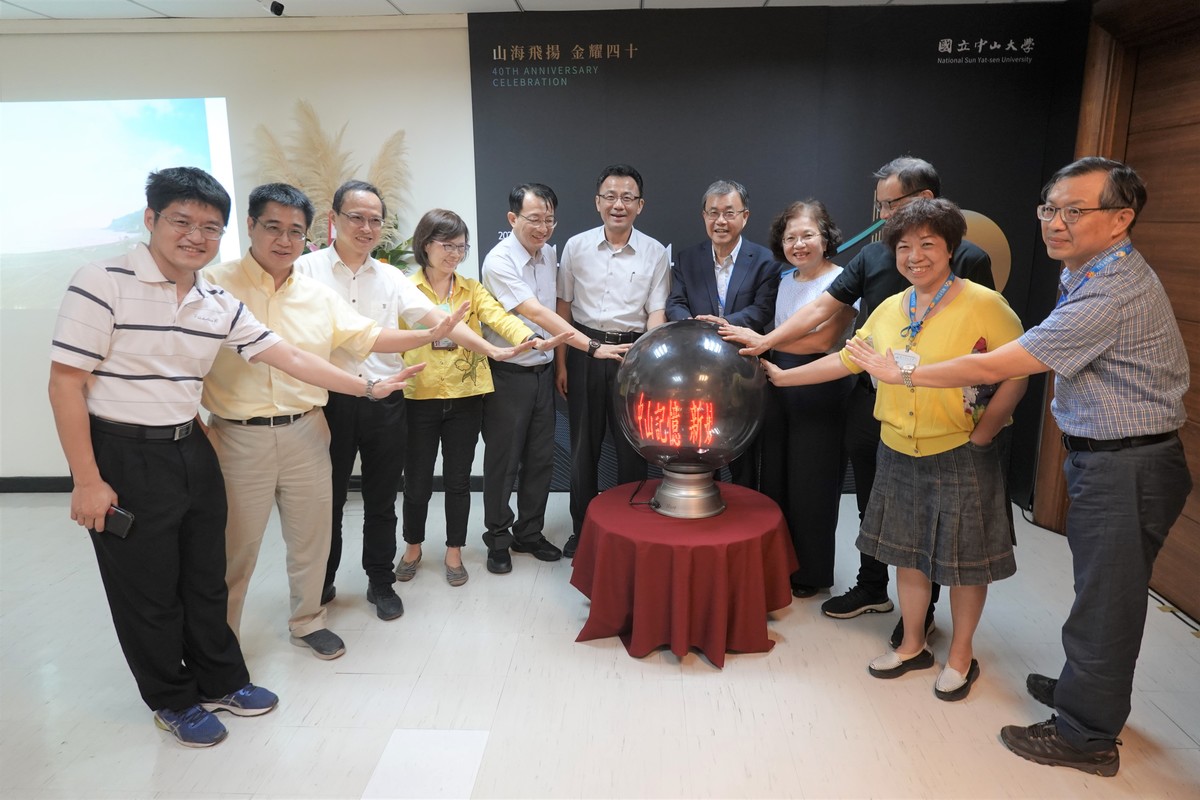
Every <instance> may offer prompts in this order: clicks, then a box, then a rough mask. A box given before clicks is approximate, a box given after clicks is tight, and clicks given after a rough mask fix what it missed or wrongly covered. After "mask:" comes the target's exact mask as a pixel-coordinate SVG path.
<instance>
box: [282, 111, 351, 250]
mask: <svg viewBox="0 0 1200 800" xmlns="http://www.w3.org/2000/svg"><path fill="white" fill-rule="evenodd" d="M345 133H346V126H345V125H343V126H342V129H341V130H340V131H338V132H337V135H336V136H334V137H332V138H330V137H329V136H328V135H327V134H326V133H325V131H324V130H322V128H321V120H320V119H318V118H317V112H316V111H315V110H314V109H313V107H312V106H311V105H309V104H308V103H307V102H306V101H304V100H298V101H296V131H295V132H294V133H293V134H292V144H293V147H292V151H291V155H292V165H293V167H294V169H295V170H296V176H297V178H298V180H299V181H300V183H299V184H297V186H299V187H300V189H302V190H303V191H304V193H305V194H306V195H308V199H309V200H311V201H312V204H313V206H315V207H316V209H317V215H316V218H315V219H314V228H317V229H318V230H316V231H313V233H314V234H316V235H315V236H314V238H323V239H328V236H327V230H328V229H327V228H326V226H325V220H326V219H327V217H328V216H329V211H330V210H331V209H332V208H333V193H334V192H336V191H337V187H339V186H341V185H342V184H343V183H345V182H346V181H347V180H349V179H350V178H351V177H353V175H354V173H355V172H357V171H358V165H357V164H352V163H351V162H350V154H349V153H347V152H346V151H345V150H343V149H342V137H343V136H344V135H345ZM322 234H325V235H322ZM327 243H328V242H323V244H327Z"/></svg>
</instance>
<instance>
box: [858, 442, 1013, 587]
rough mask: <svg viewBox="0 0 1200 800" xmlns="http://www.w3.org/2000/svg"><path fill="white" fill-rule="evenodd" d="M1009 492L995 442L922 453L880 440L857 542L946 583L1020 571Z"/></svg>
mask: <svg viewBox="0 0 1200 800" xmlns="http://www.w3.org/2000/svg"><path fill="white" fill-rule="evenodd" d="M1006 495H1007V493H1006V491H1005V482H1004V477H1003V474H1002V473H1001V469H1000V457H999V448H998V447H997V445H996V443H995V442H992V443H991V444H989V445H988V446H986V447H978V446H976V445H974V444H971V443H970V442H967V443H966V444H964V445H962V446H961V447H956V448H954V449H953V450H949V451H947V452H945V453H939V454H937V455H934V456H922V457H920V458H916V457H913V456H909V455H905V454H903V453H898V452H896V451H895V450H892V449H891V448H890V447H887V446H886V445H884V444H883V443H880V445H879V457H878V464H877V466H876V472H875V483H874V484H873V485H872V487H871V500H870V502H869V503H868V504H867V510H866V512H865V513H864V514H863V520H862V526H861V528H860V529H859V532H858V541H857V542H855V544H856V545H857V547H858V549H859V550H861V551H862V552H864V553H866V554H867V555H870V556H874V557H875V558H876V559H878V560H880V561H882V562H883V563H885V564H891V565H893V566H896V567H908V568H909V569H916V570H920V571H921V572H922V573H924V574H925V576H926V577H928V578H929V579H930V580H932V581H933V582H935V583H940V584H942V585H943V586H979V585H982V584H986V583H991V582H992V581H998V580H1000V579H1002V578H1007V577H1008V576H1010V575H1012V574H1013V573H1014V572H1016V571H1017V562H1016V559H1015V558H1014V556H1013V545H1014V544H1015V543H1016V540H1015V538H1014V533H1013V524H1012V519H1011V517H1010V516H1009V512H1008V497H1007V496H1006Z"/></svg>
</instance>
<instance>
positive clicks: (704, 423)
mask: <svg viewBox="0 0 1200 800" xmlns="http://www.w3.org/2000/svg"><path fill="white" fill-rule="evenodd" d="M683 416H684V409H683V403H681V402H680V401H678V400H666V401H661V400H651V399H648V398H647V397H646V395H645V394H644V393H642V394H639V395H638V400H637V410H636V412H635V414H634V421H635V422H637V428H638V436H640V437H641V438H642V439H643V440H649V441H653V442H658V443H659V444H665V445H667V446H669V447H680V446H682V445H683V444H684V435H685V433H686V436H687V440H686V443H687V444H689V445H691V446H693V447H708V446H709V445H711V444H712V442H713V430H714V429H715V428H716V424H717V419H716V410H715V408H714V407H713V404H712V403H711V402H710V401H707V400H692V401H690V402H688V404H687V425H686V427H685V426H684V424H683Z"/></svg>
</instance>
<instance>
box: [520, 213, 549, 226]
mask: <svg viewBox="0 0 1200 800" xmlns="http://www.w3.org/2000/svg"><path fill="white" fill-rule="evenodd" d="M517 216H518V217H520V218H521V219H523V220H525V221H526V222H528V223H529V224H530V225H532V226H533V227H535V228H553V227H554V226H555V225H557V224H558V220H556V219H555V218H554V217H545V218H543V217H527V216H525V215H524V214H517Z"/></svg>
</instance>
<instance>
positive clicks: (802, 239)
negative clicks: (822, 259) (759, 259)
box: [783, 233, 821, 247]
mask: <svg viewBox="0 0 1200 800" xmlns="http://www.w3.org/2000/svg"><path fill="white" fill-rule="evenodd" d="M820 238H821V234H819V233H806V234H804V235H803V236H785V237H783V246H784V247H794V246H795V245H796V243H797V242H799V243H802V244H804V245H805V246H809V245H811V244H812V243H813V242H815V241H816V240H817V239H820Z"/></svg>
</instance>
